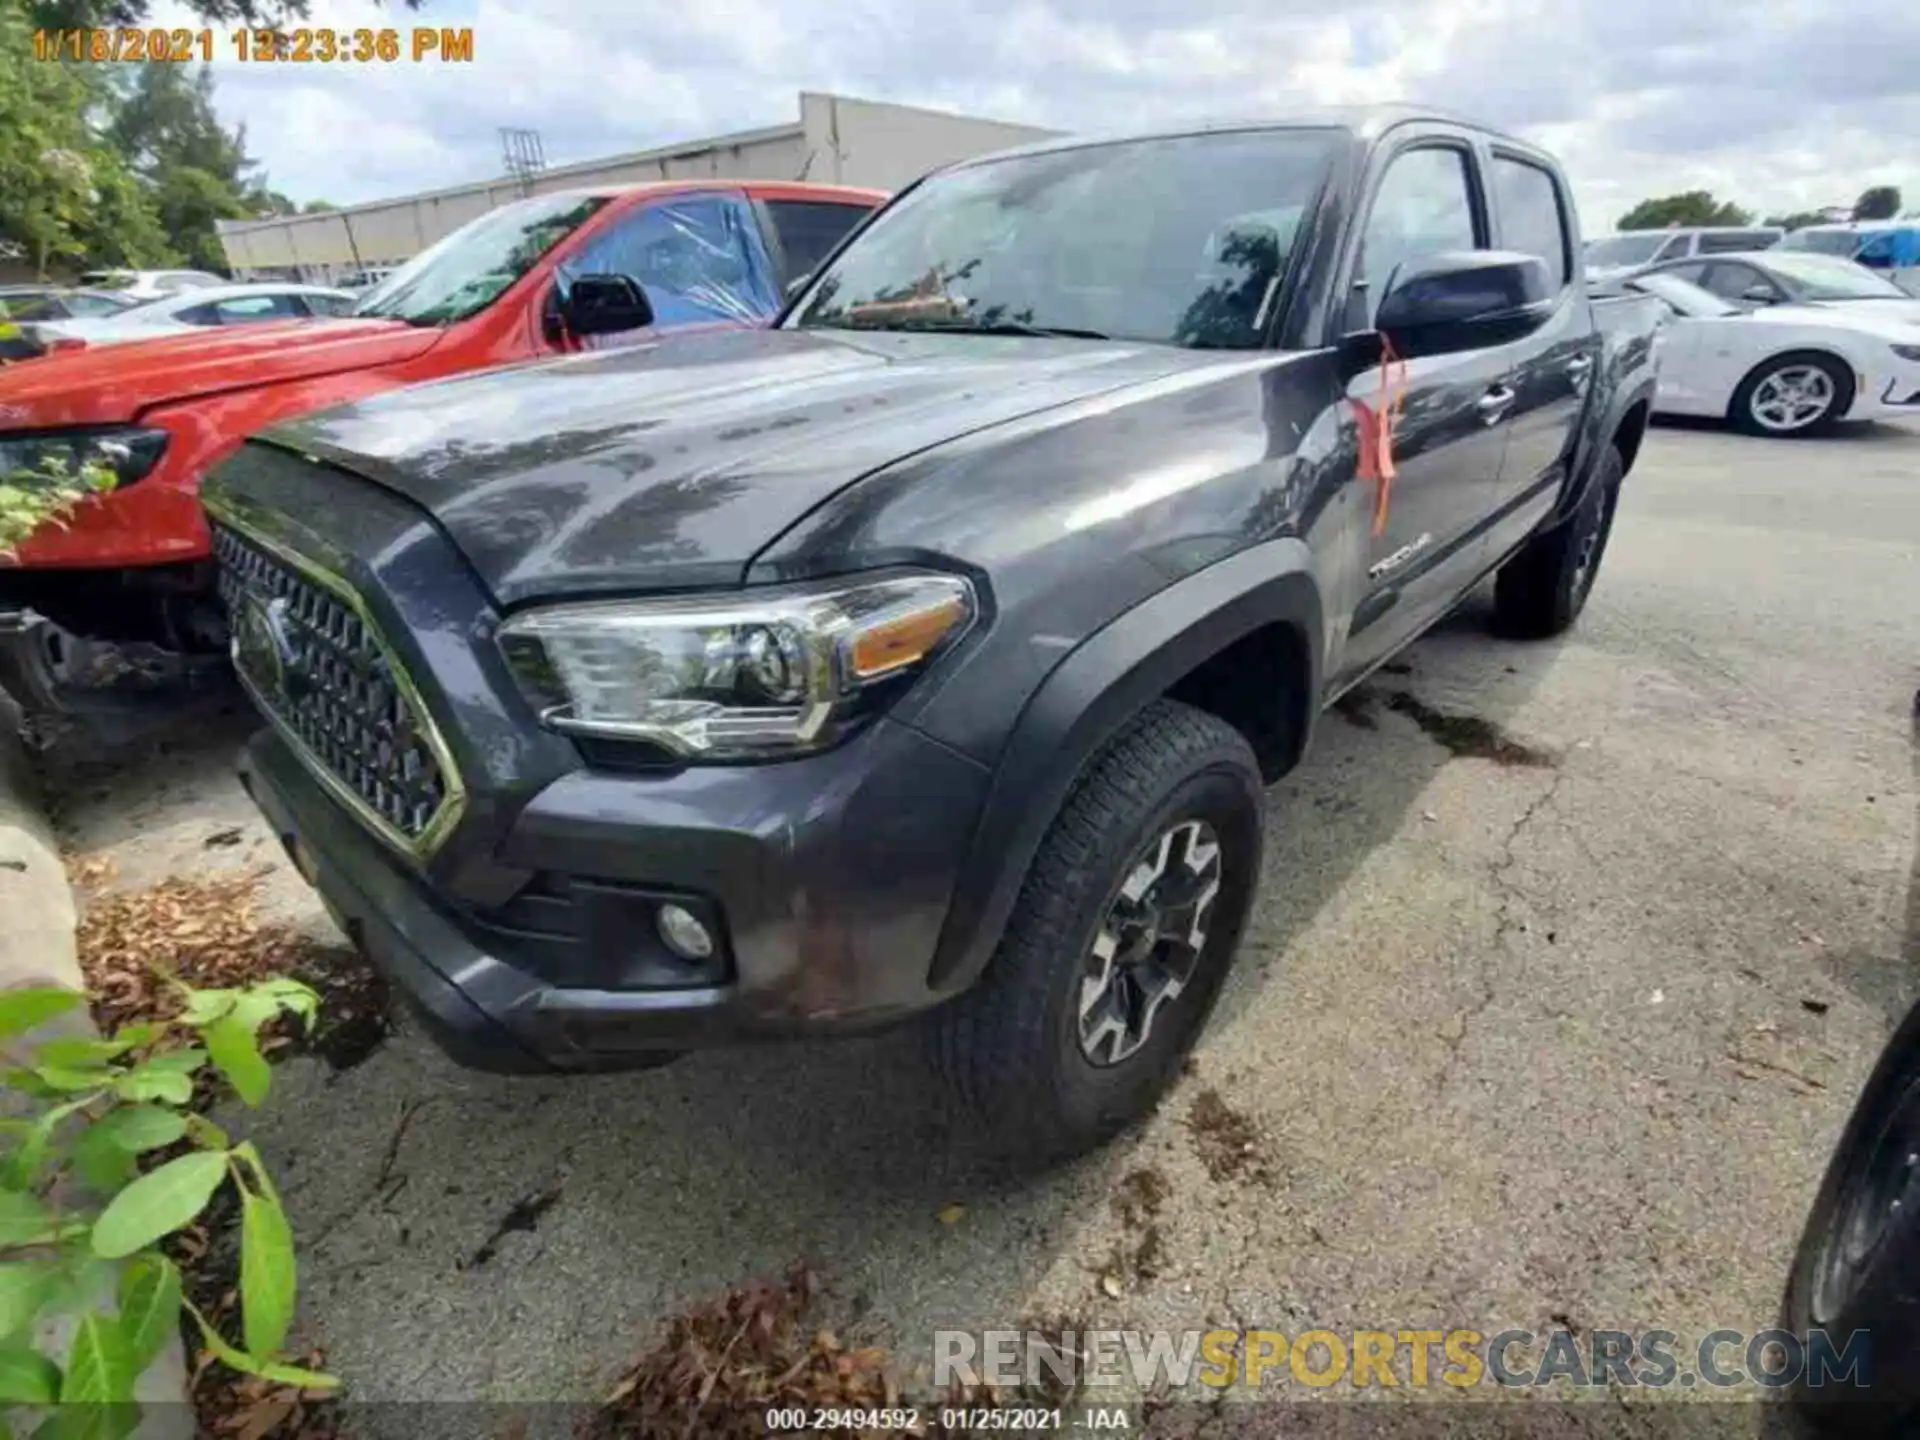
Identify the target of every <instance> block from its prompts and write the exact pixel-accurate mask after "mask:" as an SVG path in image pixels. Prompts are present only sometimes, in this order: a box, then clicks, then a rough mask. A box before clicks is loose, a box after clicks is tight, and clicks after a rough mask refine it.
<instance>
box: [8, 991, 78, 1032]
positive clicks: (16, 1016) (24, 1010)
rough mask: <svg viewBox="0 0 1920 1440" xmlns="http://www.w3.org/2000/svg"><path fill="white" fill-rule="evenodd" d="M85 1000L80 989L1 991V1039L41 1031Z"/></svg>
mask: <svg viewBox="0 0 1920 1440" xmlns="http://www.w3.org/2000/svg"><path fill="white" fill-rule="evenodd" d="M82 998H83V997H82V996H81V994H80V992H79V991H78V990H68V989H65V988H63V987H61V986H57V985H41V986H32V987H29V988H27V989H23V990H6V991H0V1040H3V1039H5V1038H7V1037H8V1036H10V1035H24V1034H26V1033H27V1031H29V1030H37V1029H39V1028H40V1026H42V1025H44V1024H46V1023H47V1021H49V1020H51V1019H53V1017H54V1016H56V1015H64V1014H66V1013H67V1011H69V1010H71V1009H73V1008H74V1007H75V1006H76V1005H78V1004H79V1003H80V1001H81V999H82Z"/></svg>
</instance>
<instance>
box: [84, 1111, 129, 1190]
mask: <svg viewBox="0 0 1920 1440" xmlns="http://www.w3.org/2000/svg"><path fill="white" fill-rule="evenodd" d="M73 1168H74V1169H76V1170H78V1171H79V1172H80V1178H81V1179H82V1180H85V1181H86V1182H87V1184H88V1185H90V1186H91V1187H92V1188H93V1190H94V1193H95V1194H98V1195H111V1194H113V1193H114V1192H116V1191H117V1190H119V1189H120V1187H121V1186H123V1185H130V1184H132V1183H133V1178H134V1176H136V1175H138V1174H139V1173H140V1167H139V1165H137V1164H136V1163H135V1162H134V1156H133V1152H132V1151H131V1150H128V1149H126V1148H124V1147H123V1146H120V1145H116V1144H115V1143H114V1142H113V1140H112V1138H111V1137H110V1136H106V1135H102V1134H101V1133H100V1127H99V1126H97V1125H96V1126H94V1127H92V1128H91V1129H89V1130H87V1131H85V1132H84V1133H83V1134H82V1135H81V1136H80V1138H79V1139H78V1140H76V1141H74V1142H73Z"/></svg>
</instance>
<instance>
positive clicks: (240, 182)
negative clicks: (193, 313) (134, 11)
mask: <svg viewBox="0 0 1920 1440" xmlns="http://www.w3.org/2000/svg"><path fill="white" fill-rule="evenodd" d="M106 139H107V141H108V143H109V144H111V145H112V146H113V148H114V149H115V150H116V151H117V152H119V154H121V155H122V156H124V157H125V159H126V162H127V164H128V165H130V166H131V167H132V169H133V171H134V173H135V174H136V175H138V176H139V177H140V178H141V179H142V180H143V181H145V182H146V186H147V189H148V193H149V194H150V195H151V196H152V197H153V204H154V208H155V209H156V210H157V212H158V214H159V217H160V225H161V228H162V229H163V230H164V231H165V232H166V235H167V237H168V239H169V240H170V241H171V242H172V245H173V248H174V249H175V250H177V251H179V252H180V254H181V255H182V256H183V257H184V259H185V260H186V262H187V263H188V264H190V265H195V266H198V267H199V268H201V269H206V270H217V269H222V268H224V267H225V265H226V254H225V252H224V251H223V250H222V248H221V245H220V237H219V235H218V233H217V231H216V229H215V224H214V222H215V221H217V220H238V219H241V218H243V217H245V216H248V215H252V214H254V213H255V209H256V207H255V206H254V205H252V204H251V203H249V195H250V192H251V191H252V190H253V189H254V185H253V182H252V181H251V180H250V179H249V176H248V172H249V171H251V170H252V169H253V168H254V163H253V161H252V160H251V159H250V158H248V156H247V149H246V131H245V130H244V129H239V130H234V131H231V132H230V131H228V130H227V129H226V128H225V127H224V126H223V125H221V123H220V118H219V116H218V115H216V114H215V113H214V109H213V74H212V72H211V71H209V70H208V69H206V68H205V67H204V66H202V67H196V68H192V69H189V68H188V67H186V66H183V65H141V66H138V67H135V68H134V69H133V72H132V75H131V78H130V79H126V80H123V81H120V83H119V84H117V85H116V86H115V90H114V95H113V98H112V104H111V105H110V107H109V109H108V111H107V119H106Z"/></svg>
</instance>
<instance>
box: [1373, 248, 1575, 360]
mask: <svg viewBox="0 0 1920 1440" xmlns="http://www.w3.org/2000/svg"><path fill="white" fill-rule="evenodd" d="M1558 289H1559V287H1558V286H1557V285H1555V284H1554V282H1553V275H1552V272H1550V271H1549V270H1548V269H1547V265H1546V262H1545V261H1544V260H1542V259H1541V258H1540V257H1539V256H1537V255H1521V254H1518V253H1515V252H1511V251H1505V250H1460V251H1450V252H1445V253H1442V254H1437V255H1423V256H1420V257H1418V258H1417V259H1413V260H1409V261H1408V262H1406V264H1404V265H1402V266H1400V267H1399V269H1397V270H1396V271H1395V272H1394V276H1393V279H1392V281H1391V283H1390V285H1389V288H1388V290H1387V295H1386V298H1385V299H1384V300H1382V301H1381V302H1380V309H1379V311H1378V312H1377V313H1376V314H1375V316H1374V321H1373V323H1374V328H1375V329H1377V330H1379V331H1380V332H1381V333H1382V334H1384V335H1386V336H1387V338H1388V339H1389V340H1391V341H1392V342H1393V348H1394V349H1395V350H1396V351H1398V352H1399V353H1400V354H1401V355H1403V356H1406V357H1408V358H1412V357H1413V356H1416V355H1451V354H1454V353H1456V352H1458V351H1462V350H1482V349H1486V348H1488V347H1489V346H1493V345H1506V344H1510V343H1512V342H1513V341H1515V340H1519V339H1523V338H1524V337H1526V336H1528V335H1530V334H1532V333H1533V332H1534V331H1535V330H1537V329H1539V328H1540V327H1541V326H1542V325H1544V324H1545V323H1546V321H1547V317H1548V316H1550V315H1551V314H1552V313H1553V310H1554V305H1555V300H1556V294H1557V292H1558Z"/></svg>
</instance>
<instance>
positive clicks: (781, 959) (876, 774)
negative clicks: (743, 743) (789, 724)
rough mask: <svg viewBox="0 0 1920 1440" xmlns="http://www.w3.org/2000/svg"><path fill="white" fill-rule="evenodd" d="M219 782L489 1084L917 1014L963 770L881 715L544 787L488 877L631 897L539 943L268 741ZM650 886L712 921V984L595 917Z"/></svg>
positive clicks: (953, 861)
mask: <svg viewBox="0 0 1920 1440" xmlns="http://www.w3.org/2000/svg"><path fill="white" fill-rule="evenodd" d="M241 777H242V783H243V784H244V785H245V786H246V788H247V790H248V792H249V794H251V796H252V797H253V799H254V802H255V803H256V804H257V805H258V806H259V807H260V810H261V812H262V813H263V814H264V815H265V816H266V818H267V821H268V823H269V824H270V825H271V826H272V827H273V829H274V831H275V833H276V834H277V835H278V836H279V837H280V839H281V841H282V843H283V844H284V845H285V846H286V847H287V849H288V851H289V853H290V854H291V855H292V856H293V857H294V860H295V863H296V864H297V865H298V866H299V867H300V869H301V871H302V873H303V874H305V875H306V876H307V878H308V879H309V880H310V881H311V882H312V883H313V884H314V886H315V887H316V888H317V889H318V890H319V892H320V894H321V897H322V898H323V900H324V901H325V902H326V904H327V907H328V909H329V910H330V911H331V912H332V913H333V915H334V918H335V920H336V921H337V922H338V923H339V924H340V925H341V927H342V928H343V929H344V930H345V931H346V932H347V933H348V935H349V936H350V937H351V938H352V939H353V940H354V941H355V943H356V944H358V945H359V946H360V947H361V948H362V949H363V950H364V951H365V953H366V954H367V956H368V957H369V958H370V959H371V960H372V962H373V963H374V965H375V966H376V967H378V968H379V969H380V970H382V971H383V972H384V973H385V974H386V975H387V976H388V977H389V978H390V979H391V980H392V981H393V983H394V984H395V985H396V986H397V987H398V988H399V989H400V991H401V992H402V993H403V994H405V995H406V996H407V998H408V999H409V1000H410V1001H411V1002H412V1004H413V1006H414V1007H415V1009H416V1010H417V1011H418V1012H419V1013H420V1014H421V1016H422V1017H423V1019H424V1020H425V1021H426V1022H427V1027H428V1029H429V1030H430V1031H431V1032H432V1034H433V1035H434V1037H435V1039H436V1040H438V1041H439V1043H440V1044H441V1046H442V1048H444V1049H445V1050H446V1051H447V1052H448V1053H449V1054H450V1055H452V1056H453V1057H454V1058H455V1059H456V1060H458V1061H460V1062H461V1063H463V1064H466V1065H469V1066H473V1067H475V1068H479V1069H486V1070H501V1071H549V1070H568V1071H578V1070H599V1069H620V1068H633V1067H637V1066H643V1065H647V1064H653V1063H657V1062H658V1061H659V1060H660V1059H661V1058H663V1057H664V1056H667V1055H671V1054H673V1053H675V1052H679V1051H684V1050H688V1049H694V1048H699V1047H703V1046H710V1045H716V1044H724V1043H730V1042H734V1041H742V1040H751V1039H763V1038H776V1037H780V1036H791V1035H799V1034H812V1033H819V1032H822V1031H836V1030H841V1031H844V1030H860V1029H869V1028H874V1027H877V1026H881V1025H884V1024H887V1023H890V1022H892V1021H895V1020H899V1019H902V1018H904V1017H906V1016H909V1015H912V1014H914V1013H917V1012H918V1011H920V1010H923V1009H925V1008H927V1007H928V1006H930V1005H933V1004H935V1003H937V1002H938V1001H939V1000H941V999H943V998H944V995H943V994H941V993H938V992H936V991H934V990H932V989H931V988H929V985H928V974H929V968H930V966H931V962H932V958H933V954H934V950H935V947H936V945H937V943H938V939H939V935H940V931H941V927H942V925H943V924H944V922H945V920H946V915H947V908H948V902H949V899H950V896H951V891H952V885H953V879H954V876H955V874H956V873H957V871H958V870H959V867H960V865H961V863H962V859H963V857H964V854H965V851H966V847H967V846H968V844H969V842H970V839H971V836H972V834H973V828H974V821H975V819H976V817H977V814H978V811H979V805H980V802H981V798H982V796H983V794H984V790H985V783H986V774H985V772H984V770H983V769H982V768H981V767H980V766H978V765H977V764H976V763H975V762H973V761H971V760H968V759H966V758H964V757H962V756H960V755H958V754H956V753H955V752H953V751H951V750H949V749H947V748H946V747H944V746H942V745H940V744H938V743H937V742H934V741H932V740H930V739H928V738H927V737H925V736H923V735H922V734H920V733H919V732H918V731H916V730H913V729H911V728H909V727H907V726H903V725H896V724H891V723H888V722H885V721H881V722H879V723H876V724H875V725H873V726H871V727H870V728H869V729H867V730H866V731H864V732H863V733H861V734H860V735H858V736H856V737H854V738H853V739H852V740H851V741H849V742H848V743H847V744H846V745H844V746H842V747H840V748H839V749H836V750H834V751H831V752H828V753H826V754H823V755H817V756H813V757H809V758H807V759H803V760H795V761H789V762H783V763H780V764H773V765H761V766H730V767H714V768H710V769H692V768H690V769H687V770H683V771H681V772H678V773H677V774H670V775H618V774H604V773H597V772H588V771H578V772H575V773H573V774H570V775H567V776H564V777H562V778H561V779H559V780H557V781H555V782H554V783H553V784H551V785H549V786H547V787H546V788H545V789H544V790H542V791H541V792H540V793H539V794H537V795H536V796H535V797H534V798H533V800H532V801H531V802H530V803H529V804H528V805H526V807H525V808H524V809H523V810H522V811H521V813H520V814H519V815H518V816H517V817H516V818H515V820H514V821H513V823H512V824H511V825H510V827H509V828H508V830H507V832H506V834H505V836H504V838H503V839H502V840H501V842H500V843H499V844H498V845H497V846H496V847H495V853H494V855H493V856H492V857H491V862H492V865H493V866H494V867H495V868H494V869H493V871H492V875H493V882H492V883H493V884H494V886H495V888H496V889H498V888H500V887H501V883H502V882H501V880H500V877H501V876H505V877H508V879H507V881H506V882H505V888H506V889H509V890H511V889H513V888H514V887H515V886H517V885H520V884H522V883H523V881H524V879H530V878H531V877H534V876H540V877H545V879H544V880H543V882H542V885H541V887H540V888H541V897H536V898H541V903H547V901H546V900H545V899H544V898H543V897H546V896H550V895H551V894H552V893H554V890H555V880H554V877H559V881H560V888H561V889H563V890H565V889H567V888H568V887H571V890H572V893H575V894H583V893H584V894H591V895H592V896H595V897H598V898H599V899H601V900H606V899H607V898H608V897H612V900H610V901H609V903H617V904H621V905H628V906H637V907H640V908H639V909H637V910H633V911H630V912H622V911H618V910H616V911H614V912H612V913H613V914H614V915H615V917H616V918H615V921H614V922H613V923H607V922H606V921H604V920H603V921H601V922H598V923H583V924H579V925H577V926H575V927H574V930H575V932H576V933H575V934H574V935H573V936H572V937H571V938H570V939H569V940H568V941H567V942H566V943H564V944H563V943H560V942H559V941H556V940H555V939H554V938H553V937H552V935H551V934H549V935H544V936H543V935H541V934H536V933H531V932H530V931H529V930H527V929H525V928H517V927H520V926H521V924H522V922H521V920H520V918H519V915H520V913H521V912H515V911H510V910H501V909H500V908H498V907H495V908H492V909H483V908H480V907H476V906H475V905H474V904H473V903H472V901H471V899H470V898H468V897H466V896H463V895H461V894H459V893H456V892H455V891H454V890H450V889H448V888H446V887H445V886H444V885H443V884H441V883H439V882H437V881H434V880H430V879H428V878H427V876H426V874H425V873H423V872H422V871H420V870H417V869H415V868H413V867H411V866H410V865H408V864H407V862H405V861H403V860H401V859H399V858H398V857H397V856H395V855H394V854H393V852H392V851H391V850H390V849H388V848H387V847H386V846H385V845H383V844H382V843H381V842H380V841H378V840H377V839H375V838H374V837H373V836H372V835H371V834H370V833H369V832H368V831H367V830H366V829H365V828H364V827H363V826H362V825H361V824H360V822H359V821H357V820H356V819H355V818H353V817H352V816H351V815H349V814H348V813H347V812H346V811H345V810H344V809H342V808H341V807H340V805H339V804H338V803H337V802H336V801H335V800H334V799H333V798H332V797H331V796H330V795H328V794H327V793H326V792H325V791H324V790H323V789H322V788H321V787H320V786H319V784H318V783H317V782H316V781H315V780H314V779H313V778H312V776H310V775H309V774H308V773H307V771H306V769H305V767H304V765H303V764H302V762H301V761H300V760H298V759H297V758H296V757H295V756H294V755H293V753H292V752H291V751H290V750H289V749H288V747H287V746H286V744H285V742H284V741H282V740H281V739H280V738H279V737H278V736H277V735H275V734H273V733H272V732H265V733H262V734H261V735H259V736H256V737H255V739H254V740H253V741H252V742H251V743H250V744H249V746H248V747H247V750H246V752H245V754H244V757H243V759H242V764H241ZM649 897H653V898H652V899H650V898H649ZM660 897H666V898H681V899H684V900H685V901H686V902H687V903H688V904H690V905H692V906H694V907H695V908H696V909H701V910H703V911H704V913H706V914H709V915H712V916H714V917H716V920H717V926H718V930H719V933H720V934H721V935H722V936H723V938H724V949H725V957H724V963H723V966H722V971H721V973H720V974H718V975H716V976H715V977H714V978H713V983H700V984H690V985H679V986H676V985H672V984H664V983H662V981H661V974H660V966H659V965H658V963H656V962H657V943H658V942H657V941H654V940H653V939H652V937H651V936H650V935H648V934H646V933H643V931H644V929H645V927H644V926H640V925H634V924H628V925H625V926H622V925H621V924H620V923H618V918H617V917H618V915H620V914H622V913H636V914H637V913H644V907H645V906H646V905H648V904H649V903H653V900H654V899H658V898H660ZM503 916H506V917H508V918H505V919H503V918H502V917H503ZM650 947H651V950H650Z"/></svg>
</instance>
